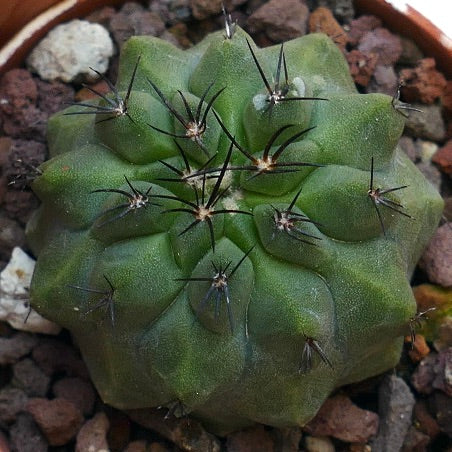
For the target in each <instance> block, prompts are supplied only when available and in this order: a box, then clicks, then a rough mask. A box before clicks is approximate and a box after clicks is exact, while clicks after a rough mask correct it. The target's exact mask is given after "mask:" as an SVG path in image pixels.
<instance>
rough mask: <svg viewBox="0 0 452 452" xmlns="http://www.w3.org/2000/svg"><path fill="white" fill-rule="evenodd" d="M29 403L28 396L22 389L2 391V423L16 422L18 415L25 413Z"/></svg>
mask: <svg viewBox="0 0 452 452" xmlns="http://www.w3.org/2000/svg"><path fill="white" fill-rule="evenodd" d="M27 401H28V397H27V394H25V392H24V391H22V390H21V389H18V388H9V387H6V388H3V389H2V390H0V422H5V423H7V424H10V423H12V422H15V421H16V417H17V415H18V414H19V413H20V412H21V411H24V409H25V406H26V404H27Z"/></svg>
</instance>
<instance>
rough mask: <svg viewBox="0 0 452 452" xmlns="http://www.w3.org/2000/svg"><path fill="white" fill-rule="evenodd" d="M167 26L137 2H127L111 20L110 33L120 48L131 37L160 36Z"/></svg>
mask: <svg viewBox="0 0 452 452" xmlns="http://www.w3.org/2000/svg"><path fill="white" fill-rule="evenodd" d="M164 31H165V24H164V23H163V21H162V19H161V18H160V17H159V16H158V15H157V14H155V13H153V12H150V11H146V10H145V9H144V8H143V6H141V5H140V4H138V3H135V2H127V3H125V4H124V5H123V7H122V8H121V10H120V11H119V12H118V13H117V14H115V15H114V16H113V17H112V18H111V20H110V32H111V34H112V35H113V38H114V39H115V41H116V44H118V46H119V47H121V46H122V44H124V42H125V41H127V39H129V38H130V37H131V36H137V35H138V36H140V35H147V36H160V35H161V34H162V33H163V32H164Z"/></svg>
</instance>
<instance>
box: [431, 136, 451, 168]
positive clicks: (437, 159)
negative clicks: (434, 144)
mask: <svg viewBox="0 0 452 452" xmlns="http://www.w3.org/2000/svg"><path fill="white" fill-rule="evenodd" d="M432 162H433V163H436V164H437V165H438V166H439V169H440V170H441V171H442V172H443V173H446V174H449V175H452V140H449V141H448V142H447V143H446V144H445V145H444V146H443V147H442V148H440V149H438V151H436V153H435V155H434V156H433V157H432Z"/></svg>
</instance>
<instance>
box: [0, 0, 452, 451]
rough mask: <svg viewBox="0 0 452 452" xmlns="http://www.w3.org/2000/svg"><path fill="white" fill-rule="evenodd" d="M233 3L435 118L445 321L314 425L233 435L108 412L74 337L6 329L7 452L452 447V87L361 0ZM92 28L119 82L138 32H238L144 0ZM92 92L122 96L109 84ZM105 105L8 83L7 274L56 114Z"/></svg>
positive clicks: (2, 155) (425, 288) (427, 269)
mask: <svg viewBox="0 0 452 452" xmlns="http://www.w3.org/2000/svg"><path fill="white" fill-rule="evenodd" d="M319 4H320V5H322V6H319ZM329 5H333V6H331V8H330V7H329ZM226 6H227V7H228V12H230V13H231V15H232V21H237V22H238V24H239V25H240V26H241V27H243V28H244V29H245V30H246V31H247V32H249V33H250V34H251V35H252V37H253V39H255V41H256V43H257V44H258V45H259V46H267V45H271V44H274V43H279V42H282V41H284V40H287V39H292V38H295V37H298V36H301V35H303V34H306V33H309V32H318V31H321V32H324V33H326V34H328V35H330V36H331V37H332V38H333V40H334V41H335V42H336V44H337V46H338V47H339V48H340V49H341V50H342V52H343V53H344V55H345V57H346V58H347V61H348V63H349V66H350V71H351V74H352V76H353V78H354V80H355V82H356V84H357V87H358V89H359V91H360V92H363V93H369V92H384V93H387V94H389V95H394V96H395V95H396V93H397V91H398V87H399V83H400V82H402V81H403V83H404V84H403V86H402V87H401V89H400V98H401V100H402V101H404V102H408V103H410V104H411V105H412V106H413V107H415V108H418V109H420V110H422V111H423V113H422V114H420V113H416V112H414V113H412V112H411V113H410V118H409V119H408V120H407V126H406V129H405V133H404V135H403V137H402V138H401V140H400V146H401V147H402V148H403V150H404V151H405V152H406V153H407V154H408V156H409V157H410V158H411V159H412V160H413V161H414V162H415V163H416V165H417V166H418V168H419V169H420V170H421V171H422V172H423V173H424V174H425V176H426V177H427V178H428V179H429V180H430V181H431V183H432V184H433V185H434V186H436V187H437V189H438V190H439V191H440V192H441V194H442V196H443V198H444V199H445V200H446V208H445V211H444V216H443V220H442V221H441V223H440V225H439V228H438V231H437V233H436V234H435V236H434V238H433V240H432V242H431V244H430V246H429V247H428V249H427V250H426V252H425V253H424V255H423V258H422V260H421V262H420V264H419V266H418V268H417V269H416V272H415V275H414V278H413V281H412V284H413V290H414V293H415V296H416V299H417V301H418V306H419V312H424V311H426V310H429V308H431V307H436V308H437V309H436V311H433V310H430V311H429V312H428V314H427V315H426V316H424V317H429V318H430V320H427V321H426V322H424V321H423V320H422V317H423V316H419V317H418V318H416V319H414V320H415V321H416V322H413V325H414V324H415V323H418V324H420V326H421V327H422V329H418V331H417V334H416V335H415V338H414V339H415V341H414V344H411V340H412V339H413V338H412V337H411V336H410V331H407V338H406V346H405V349H404V351H403V354H402V357H401V360H400V363H399V365H398V366H397V368H396V369H394V370H392V371H390V372H388V373H386V374H384V375H380V376H377V377H374V378H372V379H370V380H366V381H364V382H361V383H359V384H355V385H351V386H348V387H345V388H342V389H340V390H339V391H337V393H335V394H333V395H332V396H331V397H330V398H329V399H328V400H327V402H326V403H325V405H324V406H323V407H322V409H321V410H320V412H319V413H318V415H317V417H316V418H315V419H313V420H312V421H311V422H310V423H309V424H308V425H307V426H305V427H303V428H291V429H274V428H269V427H266V426H262V425H257V426H255V427H253V428H251V429H247V430H243V431H240V432H236V433H233V434H230V435H228V436H227V437H226V438H218V437H215V436H213V435H210V434H209V433H207V432H206V431H204V430H203V428H202V427H201V426H200V425H199V424H198V423H197V422H196V421H194V420H192V419H190V418H188V417H186V416H184V413H181V412H180V409H179V408H180V407H177V406H175V407H174V410H170V412H168V410H167V409H163V408H162V409H155V410H152V411H151V412H150V413H149V415H148V416H147V417H146V418H145V419H143V418H140V416H139V414H138V413H133V412H130V413H127V414H126V413H123V412H121V411H118V410H116V409H113V408H111V407H109V406H106V405H104V404H103V403H102V401H101V400H100V399H99V397H98V395H97V394H96V391H95V389H94V386H93V384H92V383H91V382H90V379H89V375H88V372H87V370H86V368H85V365H84V363H83V361H82V360H81V358H80V355H79V353H78V351H77V348H76V347H75V346H74V345H73V344H72V342H71V338H70V336H69V334H68V332H66V331H62V332H61V333H60V334H58V335H56V336H49V335H44V334H33V333H27V332H21V331H17V330H15V329H14V328H12V327H11V326H10V325H9V324H8V323H7V322H1V321H0V451H1V452H7V451H18V452H25V451H30V452H41V451H47V450H49V451H60V452H63V451H73V450H77V451H80V452H83V451H101V450H102V451H106V450H111V451H128V452H132V451H133V452H141V451H152V452H164V451H177V450H190V451H208V450H211V451H220V450H222V451H231V452H232V451H234V452H245V451H261V452H266V451H269V452H270V451H275V452H276V451H284V452H292V451H293V452H296V451H304V450H306V451H334V450H336V451H353V452H361V451H363V452H364V451H370V450H373V451H388V452H393V451H394V452H395V451H398V450H403V451H404V452H409V451H419V452H421V451H440V450H441V451H446V450H449V451H452V403H451V396H452V380H451V374H452V320H451V318H450V317H446V316H445V315H440V313H444V312H445V311H446V309H447V306H448V308H449V312H450V307H451V305H452V293H451V286H452V273H451V272H452V225H451V222H450V221H451V220H452V187H451V183H450V177H451V174H452V81H447V80H446V79H445V77H444V76H443V75H442V74H441V73H440V72H438V71H437V70H436V68H435V61H434V59H432V58H429V57H428V55H423V54H422V52H421V51H420V50H419V49H418V48H417V47H416V45H415V44H414V43H413V42H411V41H409V40H407V39H405V38H403V37H401V36H398V35H395V34H393V33H391V32H390V31H388V30H387V29H385V28H384V26H383V24H382V23H381V21H380V20H379V19H378V18H376V17H373V16H362V17H355V14H354V11H353V7H352V2H351V1H347V0H344V1H336V2H334V1H328V0H322V1H314V0H307V1H306V2H303V1H301V0H271V1H262V0H249V1H246V0H245V1H244V0H231V1H229V2H226ZM85 19H86V20H88V21H90V22H96V23H99V24H101V25H102V26H103V27H105V28H106V29H107V30H108V32H109V34H110V36H111V37H112V39H113V41H114V44H115V48H116V51H115V54H114V56H113V57H112V58H111V60H110V64H109V69H108V72H107V77H108V78H109V79H110V80H113V81H114V80H115V79H116V71H117V62H118V61H117V60H118V52H117V49H118V48H119V47H120V46H121V44H122V43H123V42H124V41H125V40H126V39H127V38H129V37H130V36H132V35H136V34H149V35H154V36H160V37H161V38H162V39H167V40H169V41H171V42H172V43H174V44H175V45H177V46H179V47H181V48H188V47H190V46H191V45H193V44H194V43H196V42H198V41H200V40H201V39H202V38H203V37H204V36H205V35H206V34H207V33H209V32H211V31H214V30H217V29H220V28H223V27H224V16H223V14H222V13H221V3H220V2H219V1H207V0H191V1H190V0H151V1H149V2H144V3H132V2H130V3H126V4H124V5H123V6H122V7H121V8H119V9H113V8H110V7H106V8H103V9H100V10H98V11H96V12H94V13H92V14H91V15H90V16H88V17H86V18H85ZM91 87H92V88H94V89H96V90H98V91H101V92H107V91H108V86H107V85H106V83H105V81H98V82H95V83H94V84H92V85H91ZM91 95H92V92H90V91H89V90H88V89H86V88H83V87H82V85H81V84H80V83H63V82H61V81H50V82H49V81H44V80H42V79H41V78H40V77H39V76H38V75H36V74H33V73H31V72H29V71H28V70H27V69H26V67H25V66H24V67H23V68H18V69H14V70H12V71H10V72H8V73H6V74H4V75H3V76H2V77H1V78H0V130H1V132H0V134H1V136H0V205H1V208H0V271H1V270H3V269H4V267H5V266H6V265H7V263H8V261H9V260H10V257H11V253H12V250H13V248H14V247H21V248H22V249H23V250H24V251H26V252H27V251H28V250H27V244H26V241H25V225H26V222H27V220H28V219H29V217H30V214H31V212H32V211H33V210H34V209H35V208H36V206H37V205H38V200H37V199H36V197H35V196H34V194H33V192H32V191H31V190H30V188H29V183H30V182H31V181H32V180H33V178H34V177H35V176H36V175H37V174H39V168H38V167H39V165H40V163H42V162H43V161H44V160H45V159H46V156H47V147H46V122H47V119H48V117H49V116H50V115H51V114H53V113H55V112H56V111H58V110H60V109H62V108H64V107H65V106H66V105H67V104H68V103H70V102H74V101H82V100H85V99H88V98H89V97H90V96H91ZM0 295H1V294H0ZM22 299H23V302H24V303H26V302H27V300H26V297H22ZM421 320H422V321H421Z"/></svg>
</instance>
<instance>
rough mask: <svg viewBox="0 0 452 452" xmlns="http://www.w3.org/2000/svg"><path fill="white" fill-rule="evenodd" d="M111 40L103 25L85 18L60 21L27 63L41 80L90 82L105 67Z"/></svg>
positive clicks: (111, 45)
mask: <svg viewBox="0 0 452 452" xmlns="http://www.w3.org/2000/svg"><path fill="white" fill-rule="evenodd" d="M113 51H114V46H113V41H112V40H111V38H110V35H109V34H108V31H107V30H106V28H104V27H103V26H102V25H99V24H92V23H90V22H87V21H85V20H73V21H71V22H68V23H65V24H62V25H59V26H57V27H55V28H54V29H53V30H52V31H50V32H49V33H48V34H47V36H46V37H45V38H44V39H43V40H42V41H41V42H40V43H39V44H38V45H37V46H36V47H35V48H34V50H33V51H32V52H31V54H30V55H29V57H28V58H27V64H28V66H29V68H30V69H31V70H32V71H35V72H37V73H38V74H39V76H40V77H41V78H42V79H44V80H49V81H52V80H62V81H64V82H71V81H74V80H76V81H87V82H92V81H94V80H96V79H97V78H98V75H97V74H96V73H95V72H94V71H92V70H91V69H90V67H92V68H94V69H96V70H97V71H99V72H100V73H101V74H103V73H105V72H106V71H107V69H108V60H109V58H110V57H111V56H112V55H113Z"/></svg>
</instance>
